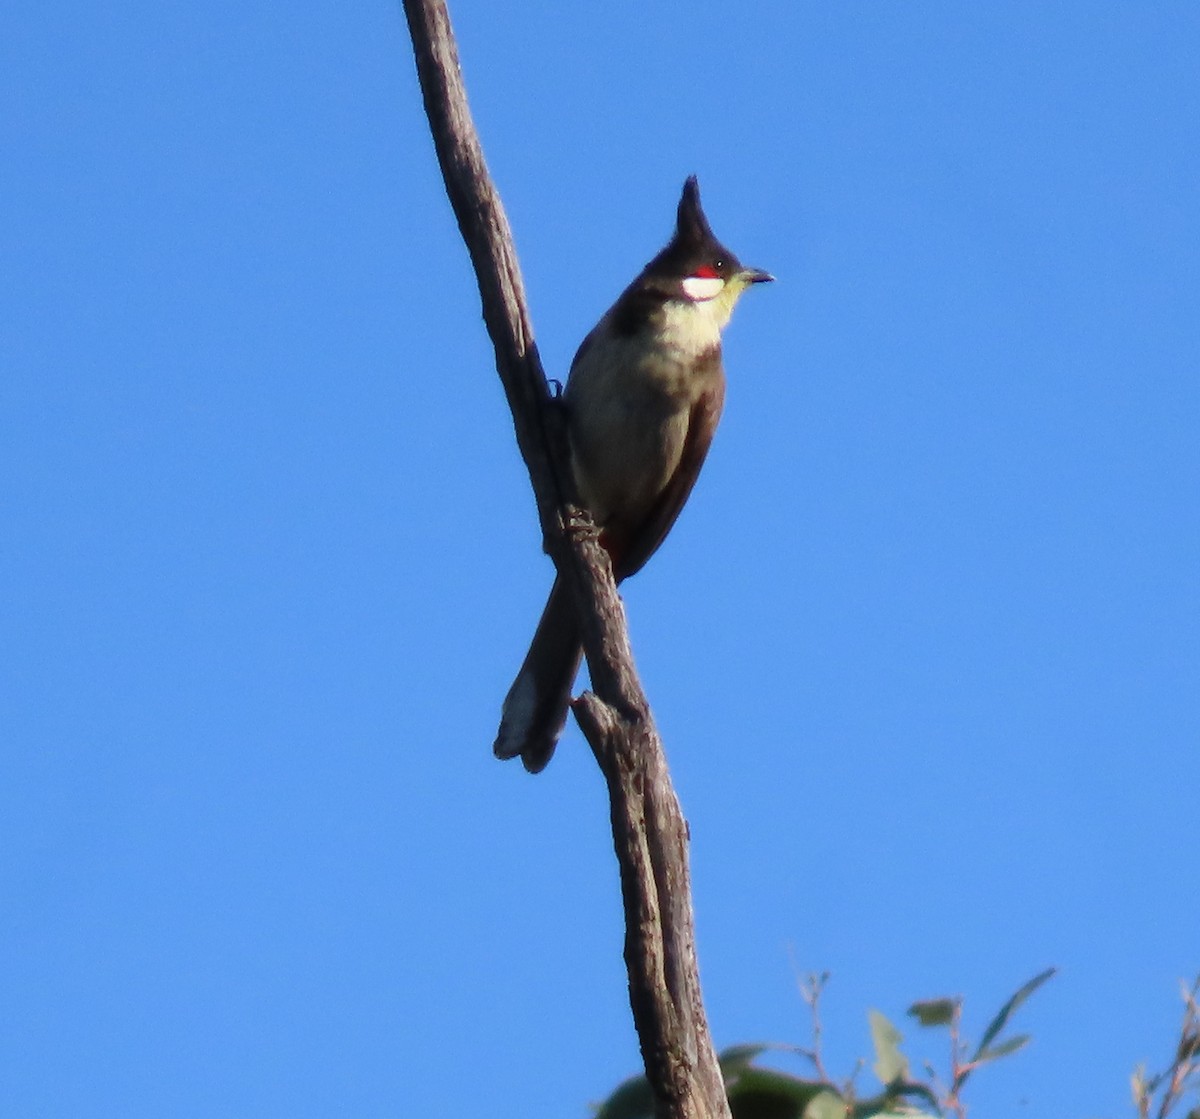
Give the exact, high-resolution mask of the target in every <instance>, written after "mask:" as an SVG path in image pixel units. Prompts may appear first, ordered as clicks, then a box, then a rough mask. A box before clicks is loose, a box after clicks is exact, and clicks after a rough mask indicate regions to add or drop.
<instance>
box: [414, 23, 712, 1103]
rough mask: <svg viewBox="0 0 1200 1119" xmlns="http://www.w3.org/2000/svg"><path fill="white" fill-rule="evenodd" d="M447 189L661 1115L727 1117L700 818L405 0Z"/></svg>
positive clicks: (497, 206) (497, 217)
mask: <svg viewBox="0 0 1200 1119" xmlns="http://www.w3.org/2000/svg"><path fill="white" fill-rule="evenodd" d="M404 11H405V15H406V17H407V19H408V26H409V32H410V34H411V35H412V41H413V50H414V53H415V56H416V63H417V75H418V78H419V80H420V84H421V92H422V96H423V98H424V102H425V112H426V115H427V116H428V117H429V126H430V130H431V131H432V133H433V141H434V146H435V147H436V149H437V155H438V162H439V163H440V164H441V168H442V176H443V178H444V179H445V184H446V193H447V194H448V195H449V198H450V204H451V206H452V207H453V209H454V214H455V217H456V218H457V220H458V226H459V229H460V231H461V232H462V236H463V240H464V241H465V242H466V244H467V250H468V251H469V253H470V255H471V262H472V264H473V265H474V268H475V275H476V279H477V281H478V284H479V294H480V298H481V300H482V303H483V317H484V321H485V323H486V324H487V329H488V333H489V335H490V336H491V339H492V344H493V346H494V347H495V351H496V368H497V370H498V371H499V373H500V379H501V381H502V382H503V384H504V389H505V393H506V395H507V397H508V403H509V407H510V408H511V409H512V414H513V423H514V425H515V428H516V435H517V443H518V446H519V447H520V450H521V454H522V456H523V458H524V460H525V464H526V466H527V467H528V469H529V476H530V480H531V481H532V483H533V490H534V494H535V496H536V498H537V505H538V516H539V518H540V520H541V525H542V532H543V536H544V539H545V542H546V548H547V551H549V552H550V554H551V556H552V558H553V559H554V562H555V564H556V566H557V567H558V569H559V571H560V572H561V573H562V574H563V575H564V577H565V578H566V579H567V580H568V581H569V582H570V584H571V586H572V588H573V591H574V594H575V599H576V603H577V608H578V610H579V616H580V619H581V622H582V627H583V634H584V647H585V651H586V653H587V660H588V669H589V672H590V675H591V680H592V687H593V688H594V694H593V693H591V692H587V693H585V694H584V695H583V696H581V697H580V698H579V699H578V700H577V701H576V702H575V713H576V717H577V719H578V721H579V725H580V727H581V728H582V729H583V733H584V735H585V736H586V738H587V740H588V743H589V744H590V746H591V748H592V752H593V753H594V754H595V756H596V760H597V762H598V763H599V765H600V769H601V770H602V772H603V773H604V779H605V782H606V783H607V785H608V791H609V800H610V804H611V817H612V829H613V844H614V846H615V849H616V854H617V861H618V863H619V865H620V871H621V893H622V897H623V900H624V905H625V963H626V967H627V968H628V971H629V995H630V1004H631V1006H632V1008H633V1017H634V1024H635V1025H636V1027H637V1031H638V1037H639V1040H640V1042H641V1047H642V1057H643V1060H644V1061H645V1065H646V1075H647V1077H648V1078H649V1081H650V1084H651V1086H652V1087H653V1089H654V1094H655V1098H656V1099H657V1101H658V1113H659V1116H660V1119H728V1117H729V1106H728V1104H727V1102H726V1099H725V1090H724V1085H723V1083H722V1080H721V1072H720V1068H719V1066H718V1064H717V1059H716V1054H715V1053H714V1051H713V1046H712V1039H711V1037H710V1036H709V1031H708V1023H707V1020H706V1019H705V1015H704V1007H703V1004H702V1001H701V995H700V981H699V977H698V973H697V968H696V949H695V933H694V927H693V921H692V901H691V884H690V877H689V873H688V857H687V825H686V823H685V822H684V819H683V815H682V813H681V811H680V808H679V801H678V798H677V797H676V795H675V790H674V788H673V787H672V785H671V779H670V774H669V772H668V770H667V762H666V757H665V755H664V753H663V748H662V742H661V741H660V739H659V736H658V731H657V730H656V729H655V726H654V720H653V717H652V716H651V713H650V706H649V704H648V702H647V700H646V696H645V694H644V692H643V691H642V687H641V683H640V681H639V680H638V676H637V671H636V669H635V668H634V663H633V654H632V651H631V649H630V646H629V637H628V632H627V630H626V626H625V614H624V610H623V608H622V606H621V600H620V598H619V597H618V596H617V589H616V585H615V583H614V581H613V576H612V569H611V566H610V564H609V561H608V555H607V553H606V552H605V551H604V550H603V548H601V547H600V545H599V543H598V541H597V538H596V534H595V533H594V532H586V531H585V532H580V531H573V530H571V529H570V526H572V525H576V524H578V523H579V519H580V518H579V516H578V513H577V512H576V510H575V506H576V505H577V501H576V497H575V493H574V485H573V482H572V480H571V473H570V469H569V464H568V459H567V455H566V439H565V432H564V427H563V423H562V418H561V416H560V415H559V413H558V410H557V409H555V408H553V407H551V406H550V397H549V393H548V390H547V387H546V379H545V374H544V372H543V370H542V365H541V360H540V359H539V357H538V353H537V347H536V346H535V344H534V340H533V328H532V326H531V323H530V318H529V311H528V307H527V305H526V302H525V290H524V285H523V284H522V282H521V273H520V268H519V266H518V264H517V255H516V251H515V249H514V248H513V241H512V235H511V232H510V230H509V226H508V219H507V218H506V216H505V214H504V209H503V207H502V205H501V203H500V199H499V196H498V195H497V193H496V190H495V187H494V186H493V185H492V181H491V177H490V176H489V174H488V170H487V165H486V164H485V162H484V159H483V151H482V149H481V147H480V144H479V138H478V135H477V133H476V131H475V126H474V123H473V121H472V119H471V114H470V110H469V108H468V106H467V97H466V90H465V88H464V85H463V80H462V72H461V70H460V68H459V63H458V52H457V49H456V47H455V43H454V34H453V31H452V29H451V26H450V18H449V14H448V13H447V11H446V5H445V3H444V2H443V0H404Z"/></svg>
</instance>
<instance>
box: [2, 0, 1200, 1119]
mask: <svg viewBox="0 0 1200 1119" xmlns="http://www.w3.org/2000/svg"><path fill="white" fill-rule="evenodd" d="M500 11H501V9H498V8H497V7H496V6H495V5H492V4H484V3H480V2H478V0H458V2H456V3H454V4H453V7H452V14H453V16H454V18H455V22H456V26H457V30H458V33H459V45H460V50H461V53H462V58H463V63H464V67H465V72H466V76H467V80H468V85H469V89H470V92H471V98H472V104H473V108H474V110H475V113H476V117H477V122H478V124H479V127H480V130H481V133H482V138H483V142H484V145H485V148H486V151H487V154H488V158H489V161H490V164H491V167H492V170H493V173H494V174H495V177H496V179H497V182H498V185H499V187H500V189H501V191H502V194H503V197H504V200H505V203H506V205H507V206H508V208H509V214H510V218H511V221H512V224H513V227H514V231H515V234H516V238H517V243H518V247H519V249H520V251H521V255H522V263H523V266H524V268H525V273H526V281H527V284H528V287H529V292H530V297H531V300H532V306H533V314H534V321H535V324H536V327H537V330H538V340H539V344H540V346H541V349H542V353H543V357H544V358H545V361H546V364H547V368H548V370H549V371H550V373H551V375H558V376H562V375H563V374H564V373H565V371H566V367H567V364H568V363H569V361H570V358H571V355H572V353H573V352H574V348H575V346H576V345H577V344H578V341H579V340H580V339H581V338H582V336H583V335H584V334H585V333H586V331H587V330H588V329H589V328H590V326H591V325H592V323H593V322H594V321H595V319H596V318H597V317H598V316H599V314H600V313H601V312H602V311H603V310H604V309H605V308H606V307H607V306H608V304H609V302H610V301H611V300H612V299H613V298H614V297H615V295H616V294H617V293H618V292H619V291H620V289H621V288H622V287H623V285H624V284H625V283H626V282H627V281H628V280H629V279H630V278H631V277H632V276H633V275H634V274H635V273H636V271H637V270H638V269H639V268H640V267H641V265H642V264H643V263H644V262H645V260H647V259H648V258H649V257H650V256H651V255H653V253H654V252H655V251H656V250H657V249H658V248H659V247H660V245H661V244H662V242H663V241H664V240H665V239H666V237H667V236H668V234H669V232H670V228H671V222H672V216H673V210H674V205H675V202H676V200H677V197H678V191H679V187H680V184H681V183H682V181H683V179H684V177H685V176H686V175H688V174H690V173H693V172H694V173H696V174H698V175H699V177H700V182H701V186H702V191H703V195H704V200H705V204H706V208H707V210H708V214H709V217H710V220H711V222H712V224H713V227H714V228H715V230H716V232H717V234H718V235H719V236H720V237H721V238H722V239H723V240H724V241H725V242H726V243H727V244H729V245H730V247H732V248H733V249H734V250H735V251H736V252H737V253H738V254H739V255H740V256H741V257H742V258H743V259H744V260H745V261H747V262H748V263H751V264H754V265H757V266H760V267H763V268H767V269H769V270H771V271H772V272H774V273H775V274H776V276H777V277H778V278H779V280H778V283H776V284H774V285H771V286H770V287H769V288H765V289H761V290H755V291H753V292H751V293H750V295H749V296H748V297H747V298H746V300H745V301H744V302H743V304H742V305H741V307H739V309H738V312H737V314H736V316H735V319H734V322H733V324H732V326H731V328H730V330H729V333H728V336H727V345H726V365H727V369H728V373H729V393H728V398H727V403H726V413H725V417H724V420H723V422H722V427H721V430H720V431H719V432H718V436H717V440H716V443H715V445H714V448H713V452H712V454H711V457H710V459H709V462H708V464H707V466H706V468H705V472H704V475H703V477H702V479H701V482H700V484H699V486H698V487H697V489H696V491H695V493H694V495H693V497H692V500H691V503H690V505H689V507H688V509H687V510H686V512H685V514H684V515H683V517H682V519H681V520H680V522H679V524H678V525H677V527H676V529H675V531H674V533H673V534H672V537H671V539H670V540H669V542H668V543H667V545H666V546H664V548H663V550H662V551H661V553H660V554H659V555H658V556H656V557H655V560H654V562H653V563H652V564H650V566H649V567H648V568H647V569H646V570H645V571H644V572H643V573H641V574H640V575H639V576H638V577H637V578H636V579H635V580H633V581H631V582H630V583H629V584H628V585H627V587H626V588H625V598H626V603H627V607H628V612H629V620H630V626H631V631H632V636H633V641H634V647H635V650H636V654H637V658H638V663H639V666H640V668H641V670H642V673H643V677H644V682H645V685H646V688H647V691H648V693H649V696H650V698H651V700H652V702H653V704H654V707H655V711H656V715H657V718H658V721H659V724H660V728H661V730H662V732H663V735H664V738H665V741H666V745H667V749H668V754H669V756H670V758H671V761H672V765H673V769H674V772H675V776H676V780H677V784H678V787H679V791H680V795H681V797H682V800H683V804H684V808H685V811H686V814H687V816H688V818H689V821H690V824H691V829H692V836H693V872H694V878H695V889H696V905H697V922H698V928H699V948H700V959H701V967H702V973H703V978H704V981H705V991H706V995H707V1000H708V1004H709V1012H710V1016H711V1020H712V1025H713V1029H714V1033H715V1035H716V1038H717V1041H718V1044H721V1045H725V1044H729V1043H732V1042H735V1041H744V1040H762V1039H774V1040H788V1041H796V1042H804V1041H806V1040H807V1021H806V1015H805V1010H804V1007H803V1005H802V1003H801V1001H800V999H799V997H798V995H797V992H796V987H795V975H796V972H797V971H800V972H806V971H816V970H824V969H828V970H830V971H831V972H832V973H833V979H832V981H831V985H830V988H829V991H828V994H827V1005H826V1019H827V1023H826V1029H827V1036H828V1046H829V1058H830V1064H831V1065H832V1066H833V1067H834V1068H835V1069H837V1070H839V1071H843V1072H847V1071H849V1069H850V1068H851V1067H852V1066H853V1061H854V1059H855V1057H856V1056H857V1055H859V1054H860V1053H865V1052H866V1051H867V1049H868V1046H869V1040H868V1033H867V1025H866V1012H867V1009H868V1008H869V1007H878V1008H879V1009H880V1010H882V1011H884V1012H885V1013H887V1014H889V1015H891V1016H892V1017H894V1018H897V1019H899V1018H900V1017H901V1016H902V1014H903V1010H904V1008H905V1007H906V1006H907V1005H908V1004H909V1002H911V1001H912V1000H913V999H916V998H920V997H929V996H934V995H941V994H951V993H962V994H965V995H966V997H967V1027H968V1032H971V1031H972V1030H973V1031H974V1032H975V1033H976V1034H977V1033H978V1031H979V1030H980V1028H981V1027H982V1024H983V1023H984V1022H985V1021H986V1019H987V1017H988V1016H989V1015H990V1012H991V1011H992V1010H993V1009H995V1007H996V1006H997V1005H998V1004H999V1002H1000V1001H1001V1000H1002V999H1003V998H1004V997H1005V996H1006V995H1007V994H1008V993H1009V992H1010V991H1012V990H1013V989H1014V988H1015V987H1016V986H1017V985H1018V984H1019V983H1020V982H1022V981H1023V980H1024V979H1026V978H1028V977H1029V976H1031V975H1033V974H1034V973H1035V972H1037V971H1039V970H1040V969H1042V968H1043V967H1045V966H1047V965H1050V964H1056V965H1059V966H1060V967H1061V968H1062V972H1061V974H1060V976H1059V977H1058V978H1057V979H1055V981H1054V982H1053V983H1052V984H1051V985H1050V986H1049V987H1047V988H1045V989H1044V990H1043V991H1042V992H1039V994H1038V995H1037V996H1036V998H1035V1000H1034V1001H1033V1002H1032V1003H1031V1004H1030V1005H1029V1006H1028V1007H1027V1008H1026V1010H1025V1011H1024V1013H1023V1019H1022V1021H1021V1022H1020V1025H1021V1026H1023V1027H1024V1028H1026V1029H1028V1030H1030V1031H1031V1032H1032V1033H1033V1034H1034V1035H1035V1042H1034V1045H1033V1046H1032V1047H1031V1048H1030V1049H1029V1050H1028V1051H1026V1052H1024V1053H1022V1054H1021V1055H1019V1056H1018V1057H1015V1058H1013V1059H1012V1060H1011V1061H1009V1062H1006V1063H1005V1064H1002V1065H1000V1066H997V1067H996V1068H994V1069H990V1070H987V1071H986V1072H985V1073H983V1074H981V1075H980V1077H979V1080H978V1083H977V1085H976V1092H975V1094H974V1096H973V1097H972V1098H973V1100H974V1103H975V1111H974V1114H977V1115H979V1116H984V1115H993V1116H1005V1117H1008V1119H1010V1117H1012V1116H1029V1117H1031V1119H1040V1117H1043V1116H1044V1117H1052V1119H1062V1117H1066V1116H1080V1117H1098V1116H1105V1117H1116V1116H1120V1115H1128V1114H1130V1107H1129V1104H1128V1076H1129V1073H1130V1072H1131V1070H1132V1068H1133V1066H1134V1065H1135V1064H1136V1063H1137V1062H1138V1061H1141V1060H1150V1061H1151V1062H1152V1063H1154V1062H1156V1061H1159V1060H1165V1059H1166V1057H1167V1055H1168V1053H1169V1051H1170V1049H1171V1045H1172V1039H1173V1034H1172V1031H1173V1030H1174V1028H1175V1024H1176V1020H1177V1015H1178V1006H1179V1003H1178V995H1177V980H1178V979H1180V978H1181V977H1184V976H1189V975H1192V974H1194V973H1195V972H1196V971H1197V970H1198V969H1200V889H1197V875H1198V871H1197V863H1196V857H1195V853H1196V848H1195V834H1196V819H1197V815H1198V813H1197V807H1198V794H1200V749H1198V747H1200V704H1198V703H1197V694H1198V685H1200V450H1198V448H1197V436H1196V433H1197V430H1198V427H1200V387H1198V383H1197V369H1198V367H1200V360H1198V359H1200V314H1198V313H1197V307H1198V305H1200V299H1198V296H1200V271H1198V265H1197V260H1198V259H1200V219H1198V207H1197V198H1198V197H1200V154H1198V153H1200V124H1198V122H1200V81H1198V80H1197V77H1196V70H1195V66H1196V63H1195V60H1196V57H1197V53H1198V51H1200V15H1198V13H1197V10H1196V9H1195V8H1194V7H1193V6H1190V5H1184V4H1160V5H1130V4H1115V3H1111V4H1110V3H1103V2H1095V3H1086V4H1085V3H1061V4H1053V5H1047V4H1034V3H1005V2H1001V3H996V4H989V5H961V4H950V3H918V4H904V5H900V4H891V5H884V4H865V3H847V4H837V5H834V4H813V3H806V2H802V3H796V2H794V0H793V2H788V3H763V4H758V5H754V6H752V7H751V6H744V7H741V8H738V7H736V6H731V5H729V4H718V3H707V2H704V3H696V4H692V5H688V6H687V7H686V8H684V7H682V6H676V5H650V6H648V5H644V4H635V3H629V2H617V3H609V4H605V5H577V6H576V5H563V4H530V5H518V6H514V7H511V8H504V9H503V14H498V12H500ZM0 183H2V185H3V198H4V218H3V220H2V221H0V257H2V258H3V260H4V262H5V266H4V268H3V275H2V276H0V336H2V341H0V363H2V365H3V373H2V376H0V470H2V473H3V478H4V484H3V487H2V488H0V502H2V506H0V513H2V518H3V525H4V533H3V544H2V547H0V586H2V590H0V617H2V625H3V631H4V634H5V640H4V641H3V643H2V645H0V852H2V854H0V891H2V894H0V897H2V902H0V912H2V914H3V920H2V922H0V991H2V996H0V1064H2V1065H3V1066H4V1067H3V1073H2V1074H0V1111H2V1112H3V1113H4V1114H5V1115H12V1116H15V1117H22V1119H24V1117H33V1116H38V1117H42V1116H45V1117H59V1116H62V1117H68V1116H69V1117H71V1119H85V1117H91V1116H114V1117H117V1116H119V1117H122V1119H135V1117H140V1116H147V1117H149V1116H155V1117H157V1116H163V1115H172V1116H184V1117H186V1116H197V1117H199V1116H204V1117H207V1116H277V1115H278V1116H284V1115H286V1116H288V1117H289V1119H297V1117H301V1116H314V1117H315V1116H335V1115H336V1116H342V1115H354V1116H363V1117H366V1116H395V1115H446V1116H459V1115H474V1114H478V1113H479V1112H480V1111H481V1110H485V1111H487V1112H488V1113H489V1114H495V1115H502V1116H507V1115H511V1116H521V1117H522V1119H530V1117H537V1116H569V1115H579V1116H583V1115H586V1114H587V1111H586V1105H587V1104H588V1102H589V1101H592V1100H596V1099H599V1098H600V1097H602V1096H603V1095H604V1094H605V1093H606V1092H607V1091H608V1090H609V1089H610V1088H611V1087H612V1086H613V1085H615V1084H616V1082H617V1081H618V1080H620V1079H621V1078H622V1077H624V1076H625V1075H627V1074H629V1073H630V1072H632V1071H634V1070H635V1069H636V1068H637V1067H638V1064H639V1061H638V1054H637V1048H636V1043H635V1039H634V1035H633V1031H632V1026H631V1024H630V1020H629V1012H628V1006H627V1003H626V995H625V985H624V984H625V980H624V971H623V966H622V963H621V954H620V953H621V936H622V930H621V917H620V911H619V895H618V888H617V880H616V870H615V866H614V862H613V858H612V854H611V846H610V839H609V836H608V833H607V824H606V812H605V804H604V797H603V787H602V783H601V781H600V778H599V775H598V773H597V772H596V770H595V766H594V764H593V762H592V761H591V759H590V755H589V754H588V751H587V749H586V747H585V746H584V745H583V743H582V740H581V739H580V738H579V736H578V733H577V732H576V731H574V730H571V731H570V732H569V733H568V736H567V739H566V741H565V742H564V745H563V747H562V748H561V749H560V752H559V756H558V757H557V758H556V759H555V761H554V764H553V765H552V766H551V767H550V768H549V769H548V770H547V771H546V773H545V774H543V775H542V776H540V777H538V778H531V777H529V776H527V775H526V774H525V773H524V772H522V771H521V770H520V769H519V768H518V767H517V766H515V765H513V764H509V765H502V764H500V763H498V762H496V761H494V760H493V759H492V757H491V755H490V743H491V740H492V737H493V734H494V730H495V724H496V718H497V714H498V710H499V703H500V700H501V698H502V696H503V695H504V692H505V690H506V688H507V687H508V684H509V682H510V679H511V677H512V674H513V673H514V672H515V670H516V668H517V666H518V664H519V663H520V660H521V657H522V655H523V652H524V648H525V644H526V642H527V640H528V637H529V635H530V633H531V631H532V627H533V624H534V622H535V620H536V617H537V612H538V610H539V609H540V607H541V603H542V600H543V597H544V595H545V592H546V590H547V588H548V586H549V583H550V579H551V571H550V567H549V563H548V561H547V560H546V559H545V558H544V557H543V556H541V554H540V551H539V536H538V531H537V527H536V522H535V517H534V510H533V503H532V499H531V496H530V493H529V489H528V484H527V479H526V477H525V474H524V469H523V466H522V464H521V462H520V460H519V458H518V456H517V453H516V450H515V447H514V443H513V439H512V434H511V424H510V421H509V418H508V415H507V412H506V409H505V405H504V401H503V397H502V394H501V391H500V387H499V383H498V380H497V378H496V376H495V373H494V370H493V367H492V358H491V352H490V346H489V343H488V340H487V338H486V336H485V333H484V331H483V328H482V324H481V321H480V316H479V308H478V299H477V295H476V292H475V290H474V286H473V278H472V276H471V274H470V271H469V268H468V264H467V259H466V255H465V252H464V250H463V248H462V245H461V243H460V241H459V239H458V235H457V231H456V229H455V227H454V225H453V222H452V218H451V215H450V210H449V206H448V204H447V202H446V200H445V197H444V195H443V192H442V186H441V181H440V177H439V175H438V172H437V168H436V165H435V162H434V159H433V154H432V147H431V144H430V142H429V138H428V134H427V130H426V125H425V121H424V117H423V114H422V111H421V107H420V100H419V96H418V93H417V89H416V84H415V79H414V75H413V69H412V62H411V56H410V52H409V47H408V43H407V39H406V35H405V31H404V26H403V20H402V17H401V15H400V13H399V11H398V8H397V7H396V6H394V5H390V4H382V3H377V4H368V5H344V4H338V5H335V4H311V3H309V4H299V5H271V4H263V3H259V2H256V0H250V2H243V3H239V4H236V5H235V4H228V3H217V4H205V5H200V4H194V5H160V4H149V3H134V2H121V0H117V2H115V3H113V4H109V5H99V6H98V5H79V4H73V3H69V2H68V3H64V4H59V5H51V6H44V5H43V6H37V5H33V4H29V3H18V4H16V5H10V6H9V7H8V8H6V10H5V14H4V15H3V16H2V17H0ZM907 1032H908V1034H909V1040H910V1042H912V1044H911V1045H910V1049H911V1050H912V1053H913V1055H914V1056H928V1057H940V1056H941V1053H940V1051H939V1049H938V1047H937V1045H936V1044H935V1043H934V1040H933V1039H932V1038H929V1039H926V1038H923V1037H914V1031H912V1030H908V1031H907ZM864 1084H869V1075H868V1076H866V1078H865V1079H864Z"/></svg>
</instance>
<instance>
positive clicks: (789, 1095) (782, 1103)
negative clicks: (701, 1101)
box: [726, 1066, 827, 1119]
mask: <svg viewBox="0 0 1200 1119" xmlns="http://www.w3.org/2000/svg"><path fill="white" fill-rule="evenodd" d="M826 1090H827V1087H826V1085H825V1084H823V1083H822V1082H820V1081H818V1080H802V1079H800V1078H799V1077H796V1076H791V1075H789V1074H788V1073H786V1072H778V1071H776V1070H775V1069H765V1068H753V1067H750V1066H748V1067H746V1068H744V1069H743V1070H742V1071H741V1072H739V1073H738V1074H737V1076H736V1077H735V1078H734V1079H733V1080H732V1081H730V1082H729V1083H727V1085H726V1092H727V1094H728V1096H729V1110H730V1111H731V1112H732V1114H733V1119H801V1117H802V1116H803V1115H804V1109H805V1108H806V1107H807V1106H808V1105H809V1104H810V1103H811V1102H812V1101H813V1100H814V1099H815V1098H816V1097H817V1096H818V1095H820V1094H821V1093H822V1092H823V1091H826Z"/></svg>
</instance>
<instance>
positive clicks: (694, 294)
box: [683, 276, 725, 303]
mask: <svg viewBox="0 0 1200 1119" xmlns="http://www.w3.org/2000/svg"><path fill="white" fill-rule="evenodd" d="M724 286H725V281H724V280H722V279H721V277H720V276H688V277H686V278H685V279H684V281H683V294H684V295H686V296H687V297H688V298H689V299H694V300H695V301H696V302H697V303H702V302H704V301H705V300H708V299H715V298H716V297H717V296H718V295H720V294H721V289H722V288H723V287H724Z"/></svg>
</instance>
